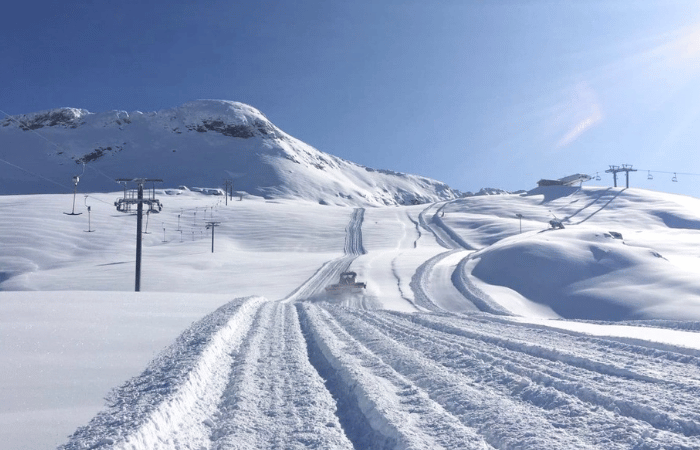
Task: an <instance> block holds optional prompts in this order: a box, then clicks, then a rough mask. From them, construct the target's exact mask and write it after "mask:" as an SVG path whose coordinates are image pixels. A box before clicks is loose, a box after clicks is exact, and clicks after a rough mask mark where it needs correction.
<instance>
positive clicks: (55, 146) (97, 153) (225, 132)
mask: <svg viewBox="0 0 700 450" xmlns="http://www.w3.org/2000/svg"><path fill="white" fill-rule="evenodd" d="M0 163H3V164H0V178H1V179H3V181H4V182H3V184H2V186H0V194H27V193H65V192H70V191H71V190H72V188H73V185H72V177H73V176H75V175H81V178H80V183H79V189H80V191H81V192H109V191H114V190H118V189H119V185H118V184H117V183H116V182H115V181H114V180H115V179H116V178H136V177H146V178H160V179H163V180H164V183H165V184H164V185H165V186H167V187H176V186H179V185H186V186H210V187H217V186H223V183H224V180H227V179H229V180H233V181H234V188H235V189H237V190H240V191H245V192H248V193H251V194H254V195H260V196H265V197H276V198H301V199H306V200H311V201H315V202H320V203H324V204H331V205H332V204H340V205H346V204H347V205H359V204H365V205H393V204H410V203H411V202H420V203H426V202H429V201H437V200H446V199H451V198H454V197H455V196H456V195H457V193H456V192H454V191H452V190H451V189H450V188H449V187H448V186H447V185H445V184H444V183H441V182H438V181H435V180H431V179H428V178H424V177H420V176H416V175H408V174H402V173H396V172H391V171H385V170H375V169H371V168H367V167H363V166H360V165H357V164H354V163H351V162H349V161H345V160H343V159H341V158H338V157H335V156H332V155H329V154H327V153H324V152H321V151H319V150H316V149H315V148H313V147H311V146H309V145H307V144H305V143H303V142H301V141H299V140H298V139H295V138H293V137H292V136H290V135H288V134H286V133H285V132H283V131H282V130H280V129H279V128H277V127H276V126H275V125H274V124H272V123H271V122H270V121H269V120H268V119H267V118H266V117H265V116H264V115H263V114H262V113H261V112H260V111H258V110H256V109H255V108H253V107H251V106H248V105H245V104H242V103H237V102H230V101H224V100H197V101H192V102H189V103H185V104H184V105H182V106H179V107H177V108H172V109H167V110H163V111H159V112H151V113H142V112H139V111H136V112H131V113H127V112H125V111H108V112H103V113H97V114H93V113H90V112H88V111H86V110H84V109H76V108H61V109H55V110H49V111H42V112H38V113H33V114H27V115H21V116H14V117H8V118H5V119H3V120H1V121H0ZM83 163H85V168H83Z"/></svg>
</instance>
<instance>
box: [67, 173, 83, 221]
mask: <svg viewBox="0 0 700 450" xmlns="http://www.w3.org/2000/svg"><path fill="white" fill-rule="evenodd" d="M79 182H80V175H76V176H74V177H73V210H72V211H71V212H69V213H63V214H65V215H67V216H79V215H81V214H82V213H77V212H75V194H76V193H77V192H78V183H79Z"/></svg>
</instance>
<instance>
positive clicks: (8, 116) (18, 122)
mask: <svg viewBox="0 0 700 450" xmlns="http://www.w3.org/2000/svg"><path fill="white" fill-rule="evenodd" d="M0 113H3V114H5V116H7V118H8V119H10V120H11V121H13V122H15V123H16V124H17V125H19V126H22V122H20V121H19V120H17V119H15V117H14V116H11V115H9V114H8V113H6V112H5V111H3V110H2V109H0ZM30 131H31V132H32V133H34V134H36V135H37V136H39V137H40V138H42V139H43V140H45V141H46V142H48V143H49V144H51V145H53V146H54V147H56V148H57V149H58V150H60V151H61V152H65V149H64V148H63V147H61V146H60V145H59V144H57V143H56V142H54V141H52V140H51V139H49V138H47V137H46V136H44V135H43V134H41V133H39V132H38V131H36V130H33V129H30ZM4 162H7V161H4ZM8 164H10V163H8ZM10 165H12V164H10ZM86 165H87V164H86V163H85V162H83V174H85V166H86ZM15 167H17V166H15ZM17 168H18V169H21V168H20V167H17ZM90 169H92V170H94V171H95V172H97V173H99V174H100V175H102V176H104V177H106V178H108V179H109V180H110V181H114V177H110V176H108V175H106V174H105V173H104V172H101V171H100V170H98V169H96V168H94V167H92V166H90ZM22 170H24V171H25V172H28V173H31V172H29V171H27V170H25V169H22ZM32 175H35V176H39V177H40V178H44V179H45V180H48V181H51V180H49V179H48V178H45V177H42V176H40V175H37V174H32ZM52 183H55V182H53V181H52ZM55 184H57V183H55Z"/></svg>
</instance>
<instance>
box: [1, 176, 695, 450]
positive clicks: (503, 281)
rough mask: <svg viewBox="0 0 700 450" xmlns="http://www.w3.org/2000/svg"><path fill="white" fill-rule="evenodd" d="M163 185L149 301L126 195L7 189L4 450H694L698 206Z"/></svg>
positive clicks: (689, 202)
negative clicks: (309, 198) (331, 291)
mask: <svg viewBox="0 0 700 450" xmlns="http://www.w3.org/2000/svg"><path fill="white" fill-rule="evenodd" d="M168 192H169V193H166V192H163V191H159V193H158V197H159V198H160V199H161V200H162V201H163V203H164V209H163V211H162V212H161V213H159V214H150V215H149V216H148V218H147V220H148V233H149V234H145V235H144V241H143V242H144V251H143V272H142V281H141V286H142V292H140V293H134V292H131V291H133V285H134V254H135V237H136V236H135V234H136V231H135V229H136V218H135V216H133V215H128V214H123V213H118V212H117V211H115V208H114V206H113V205H112V203H113V201H114V200H115V198H116V197H117V196H118V194H116V193H115V194H91V195H90V196H88V197H87V198H84V197H81V196H79V198H78V203H77V207H76V210H77V211H80V212H82V213H83V214H82V215H80V216H68V215H65V214H63V213H64V212H70V211H71V207H72V200H73V199H72V196H69V195H36V196H4V197H0V215H2V217H3V221H2V222H1V223H0V244H1V245H2V249H3V251H2V253H1V254H0V280H1V281H2V282H0V289H1V290H2V291H0V380H1V382H0V442H1V443H2V444H0V447H3V448H8V449H9V448H12V449H37V448H55V447H57V446H60V447H61V448H65V449H82V448H105V449H107V448H119V449H122V448H130V449H131V448H133V449H154V448H163V449H172V448H195V449H198V448H205V449H228V448H241V449H243V448H245V449H251V448H269V449H272V448H290V449H291V448H318V449H321V448H323V449H328V448H363V449H364V448H392V449H393V448H400V449H408V448H412V449H426V448H431V449H433V448H435V449H437V448H454V449H464V448H475V449H482V448H484V449H488V448H498V449H506V448H508V449H511V448H538V449H540V448H551V449H561V448H572V449H573V448H576V449H581V448H601V449H603V448H605V449H617V448H619V449H623V448H624V449H629V448H639V449H642V448H649V449H655V448H686V449H691V448H700V406H698V405H699V403H698V401H697V397H698V394H699V393H700V334H699V332H700V276H699V275H700V253H698V251H697V249H698V248H700V247H699V246H698V244H700V200H697V199H694V198H689V197H681V196H673V195H666V194H660V193H655V192H650V191H643V190H635V189H609V188H585V189H574V188H565V187H551V188H540V189H536V190H533V191H531V192H529V193H527V194H524V195H502V196H484V197H470V198H465V199H460V200H452V201H447V202H442V203H437V204H429V205H418V206H407V207H379V208H366V209H363V208H351V207H335V206H321V205H319V204H318V203H313V202H305V201H300V200H264V199H262V198H260V197H252V196H244V197H243V199H242V201H238V200H237V199H235V200H234V201H229V203H228V205H225V204H224V200H223V198H222V197H220V196H210V195H203V194H199V193H194V192H191V191H181V192H178V191H168ZM176 194H178V195H176ZM85 204H87V205H90V206H91V214H90V217H89V218H90V224H89V225H88V214H87V210H86V208H85ZM516 214H521V215H522V216H523V218H522V233H520V226H521V222H520V219H519V218H518V217H517V216H516ZM553 217H556V218H558V219H559V220H561V221H562V223H563V224H564V226H565V228H564V229H561V230H552V229H549V224H548V222H549V220H550V219H552V218H553ZM210 221H217V222H221V225H220V226H219V227H217V228H216V233H215V241H214V244H215V251H214V253H212V252H211V234H209V233H210V231H207V230H206V229H205V227H204V224H205V223H206V222H210ZM88 227H90V230H94V232H87V230H88ZM347 268H350V269H351V270H353V271H355V272H357V274H358V279H359V280H360V281H363V282H366V283H367V285H368V286H367V289H366V292H364V293H362V294H353V295H346V296H340V297H329V296H328V295H326V294H325V290H324V287H325V286H326V285H327V284H328V283H332V282H335V280H336V279H337V277H338V275H339V273H340V272H342V271H344V270H347ZM105 398H106V401H105V400H104V399H105ZM105 402H106V403H105ZM5 446H6V447H5Z"/></svg>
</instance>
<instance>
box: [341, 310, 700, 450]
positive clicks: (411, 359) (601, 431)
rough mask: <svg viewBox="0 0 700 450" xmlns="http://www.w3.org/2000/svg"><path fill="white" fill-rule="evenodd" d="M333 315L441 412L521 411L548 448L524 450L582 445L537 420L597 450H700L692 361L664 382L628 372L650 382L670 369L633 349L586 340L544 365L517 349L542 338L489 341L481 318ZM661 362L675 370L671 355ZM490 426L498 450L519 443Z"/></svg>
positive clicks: (564, 340) (556, 339)
mask: <svg viewBox="0 0 700 450" xmlns="http://www.w3.org/2000/svg"><path fill="white" fill-rule="evenodd" d="M333 314H334V317H336V319H337V320H339V321H340V322H341V323H342V325H343V326H344V327H345V328H346V330H347V331H348V332H349V333H351V334H352V335H353V336H355V337H356V338H360V339H361V340H362V342H363V343H364V344H365V345H367V347H368V348H370V349H372V350H373V351H374V352H375V353H376V354H377V355H379V356H380V357H381V358H382V360H384V361H386V362H388V363H389V364H392V366H393V367H395V368H397V370H401V371H402V372H403V373H410V374H411V375H409V376H411V379H412V380H414V381H415V382H416V383H418V384H419V383H420V381H421V380H424V382H425V386H424V388H425V389H426V390H427V391H428V392H431V393H432V394H431V397H434V398H436V399H439V398H444V399H446V400H445V402H446V404H448V405H453V404H463V403H464V402H471V403H472V404H474V405H481V406H480V407H481V408H486V409H488V408H489V407H490V406H489V405H494V404H499V405H501V406H502V408H504V410H505V411H511V410H517V409H520V412H519V414H518V416H522V417H523V419H522V420H523V421H528V420H529V421H533V420H534V421H535V422H533V425H535V428H536V429H538V430H540V432H543V433H544V434H545V437H546V443H539V444H538V443H535V442H531V443H530V444H527V445H522V447H526V448H562V447H567V448H581V445H574V446H572V447H570V446H569V445H563V443H562V442H559V443H556V439H555V440H552V437H551V436H546V434H547V429H548V427H547V426H544V427H542V426H541V425H537V423H536V422H537V418H538V417H540V418H541V419H544V420H546V422H547V423H551V424H555V425H556V426H555V428H557V430H556V431H552V429H551V427H549V430H550V431H552V433H553V434H557V435H558V434H559V433H560V432H564V431H566V430H572V431H574V432H575V433H574V434H576V435H577V437H578V438H581V439H583V440H584V441H585V442H586V443H587V444H586V445H594V446H595V448H602V447H605V448H631V447H633V448H658V445H657V444H658V443H663V444H664V445H666V444H667V445H669V447H668V448H671V447H673V448H697V446H698V444H700V439H698V436H700V432H699V431H698V424H700V420H699V419H700V418H699V415H700V413H698V411H697V408H696V407H695V401H694V398H695V397H696V396H697V391H698V385H699V384H700V376H699V375H698V372H697V369H696V368H697V361H688V360H683V361H684V362H683V363H675V364H673V366H674V367H672V370H678V371H679V372H681V373H682V374H684V375H683V376H681V377H678V378H679V379H677V380H671V381H667V380H665V379H663V378H653V377H650V376H649V375H647V374H644V373H639V372H643V371H644V370H639V369H637V370H634V371H633V370H631V369H630V368H628V365H629V363H630V362H635V363H636V364H637V365H639V366H640V369H643V368H648V369H649V370H647V371H648V372H650V373H654V372H655V371H657V370H658V369H661V368H662V367H663V366H666V365H667V363H664V362H660V361H658V356H661V355H654V356H653V357H648V358H640V352H639V349H633V348H629V349H625V351H618V350H616V349H615V347H613V348H612V349H608V348H607V347H606V344H607V342H605V341H604V340H600V339H593V340H591V342H590V343H588V342H586V344H589V345H583V352H582V353H583V355H585V356H581V355H580V354H576V353H569V352H568V351H561V352H558V353H557V354H554V353H552V352H555V351H554V350H551V349H548V348H545V349H544V350H545V352H544V353H545V356H540V355H538V351H537V350H535V349H534V348H536V347H539V345H533V344H530V343H528V342H524V341H521V340H520V339H522V338H523V337H525V338H526V339H529V340H538V338H540V337H541V335H542V331H541V330H537V329H531V328H527V327H522V326H521V327H518V326H515V327H511V328H512V329H508V330H505V331H515V332H517V333H516V335H517V334H519V335H520V337H519V338H518V339H516V338H515V337H511V336H510V334H511V333H508V332H506V333H501V332H500V331H501V330H500V329H499V332H498V336H496V334H495V333H494V332H493V330H492V325H493V323H489V322H490V320H489V319H490V318H488V317H487V316H486V318H485V319H484V320H481V319H472V318H462V319H458V318H454V316H435V315H434V314H433V315H410V316H409V315H406V314H401V313H375V314H372V315H370V314H366V312H363V311H350V310H344V311H341V310H337V311H336V310H333ZM424 317H425V318H427V320H429V321H431V322H434V323H440V324H441V325H442V326H434V327H427V328H425V327H424V325H425V321H423V320H421V318H424ZM443 322H444V324H443ZM368 325H369V326H368ZM490 325H491V326H490ZM482 327H483V329H484V330H485V329H487V328H491V329H490V330H489V331H488V332H486V331H482V332H480V334H479V333H475V332H474V331H473V330H472V328H477V329H481V328H482ZM465 330H466V331H465ZM472 333H473V334H478V336H475V337H473V338H471V337H470V338H466V339H465V335H471V334H472ZM547 334H548V336H545V337H546V338H547V339H546V340H551V342H552V343H553V344H554V345H556V343H560V346H565V347H568V348H571V349H576V348H578V347H579V345H580V341H581V340H580V339H579V338H575V337H571V336H561V335H558V334H557V333H547ZM501 335H504V337H501ZM493 339H500V340H501V341H500V342H498V341H496V342H494V341H493ZM503 341H508V343H509V345H503V344H504V342H503ZM508 347H512V349H511V348H508ZM609 350H610V351H609ZM643 351H644V349H642V352H643ZM547 352H549V353H547ZM608 353H613V354H612V355H610V357H611V358H610V359H611V360H612V361H607V360H606V358H605V355H607V354H608ZM667 356H669V359H670V360H676V359H677V358H676V357H677V356H678V355H667ZM426 361H427V362H426ZM686 363H687V364H686ZM431 364H432V367H431ZM435 364H438V366H440V367H436V366H435ZM423 366H425V367H426V368H422V367H423ZM426 374H427V375H426ZM458 374H462V376H463V377H464V379H463V380H462V381H461V382H460V381H453V382H452V384H450V382H449V380H450V379H451V378H454V377H455V376H457V375H458ZM414 376H415V377H417V378H413V377H414ZM686 377H687V378H686ZM465 380H466V381H465ZM464 386H474V387H476V388H477V389H478V391H479V392H481V393H483V394H484V395H485V394H488V395H490V396H492V397H493V399H491V400H488V401H485V402H479V401H478V396H477V397H476V398H475V397H474V395H473V393H472V394H471V395H469V396H467V397H466V399H465V398H464V397H461V395H463V394H462V393H464V395H466V394H468V393H469V392H468V391H469V389H467V390H466V391H465V390H464ZM479 386H481V387H479ZM504 401H505V402H508V401H511V402H512V401H515V402H516V405H515V406H511V407H509V406H508V405H507V404H505V403H504ZM527 405H530V406H529V407H530V409H531V410H530V411H529V412H528V411H527V410H523V409H527ZM512 408H515V409H512ZM502 415H504V416H503V417H500V420H505V421H506V422H507V418H506V416H507V415H508V412H506V413H502ZM492 416H498V413H494V414H488V415H487V419H486V421H487V422H489V423H490V424H489V425H488V429H489V433H496V434H497V436H493V438H494V439H496V440H498V441H499V442H503V439H510V440H511V441H512V442H517V441H518V440H519V438H518V437H517V435H516V436H513V437H508V435H509V434H510V433H511V432H510V430H508V428H507V427H504V426H500V427H499V425H498V423H491V422H493V421H494V420H496V421H498V420H499V419H494V417H492ZM475 417H478V411H474V410H470V412H469V415H468V416H467V420H469V421H473V420H474V419H475ZM468 423H472V422H468ZM476 423H477V424H478V423H479V421H478V420H477V422H476ZM524 423H525V422H523V424H524ZM484 426H486V425H484ZM496 430H500V431H498V432H497V431H496ZM559 430H561V431H559ZM558 438H559V436H557V439H558ZM489 442H490V443H492V444H493V441H491V440H490V441H489ZM642 443H644V445H642ZM545 444H546V445H545ZM514 446H515V447H518V445H515V444H514ZM506 448H511V447H510V446H506ZM664 448H666V447H664Z"/></svg>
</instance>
